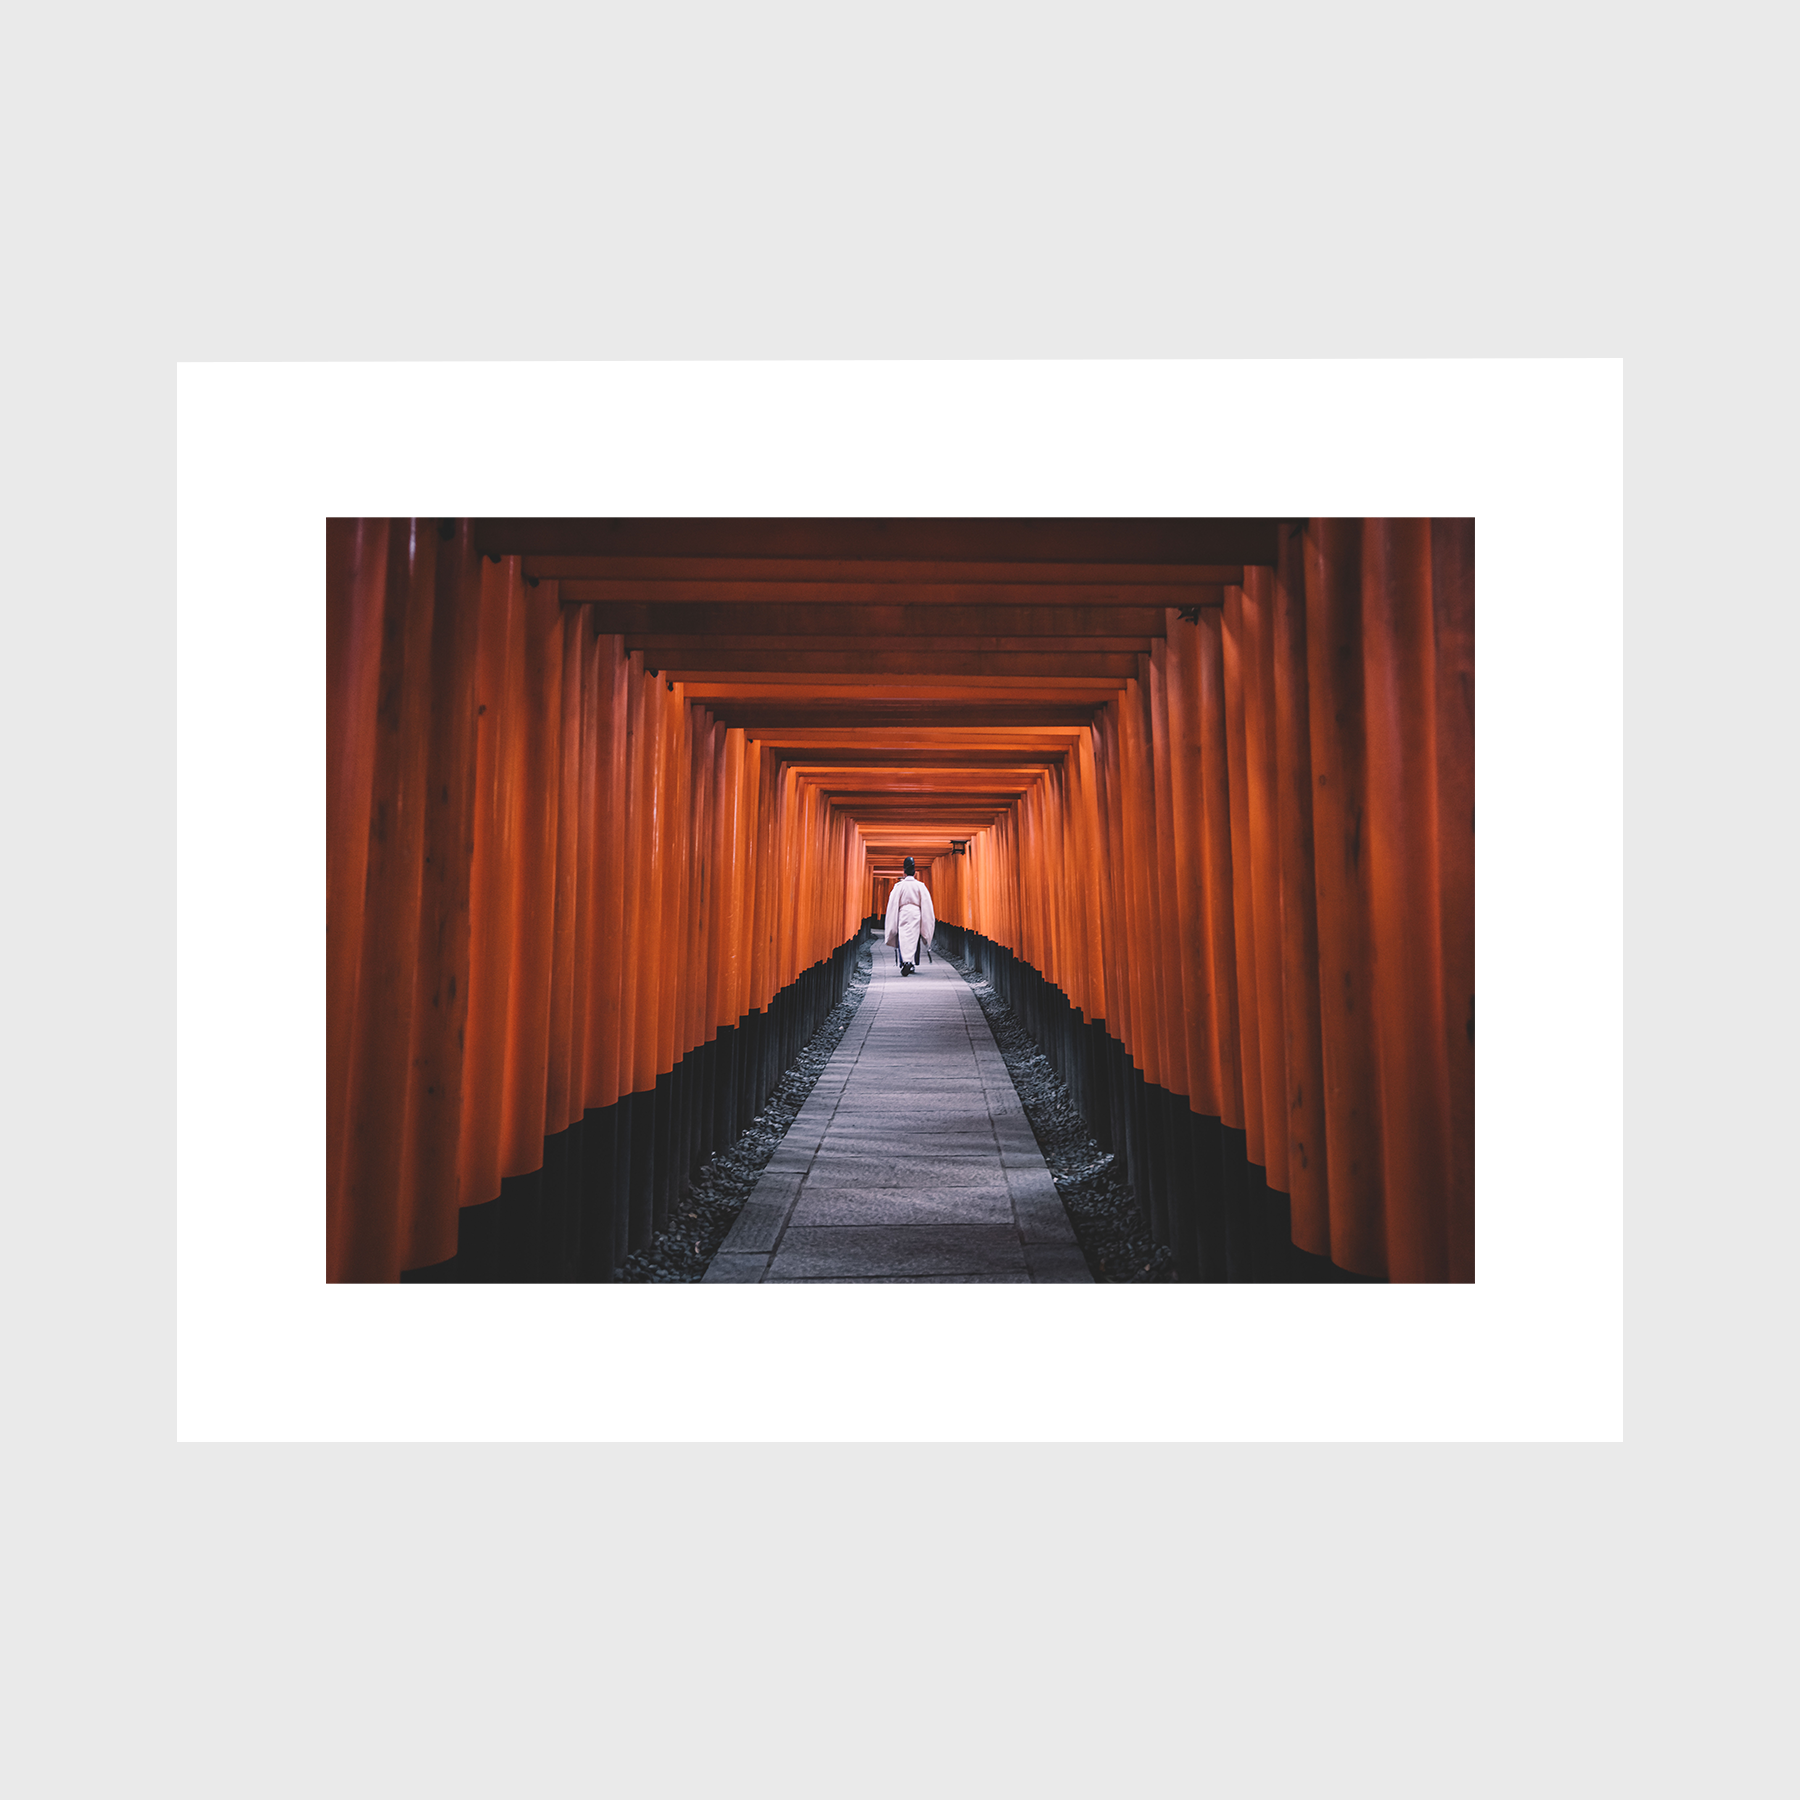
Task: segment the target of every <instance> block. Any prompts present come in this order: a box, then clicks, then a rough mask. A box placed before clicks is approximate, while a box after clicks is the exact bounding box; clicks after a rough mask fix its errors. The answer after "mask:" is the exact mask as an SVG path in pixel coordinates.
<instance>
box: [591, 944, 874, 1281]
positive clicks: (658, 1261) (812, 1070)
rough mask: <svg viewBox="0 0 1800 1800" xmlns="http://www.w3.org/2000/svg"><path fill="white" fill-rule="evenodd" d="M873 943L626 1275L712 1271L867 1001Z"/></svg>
mask: <svg viewBox="0 0 1800 1800" xmlns="http://www.w3.org/2000/svg"><path fill="white" fill-rule="evenodd" d="M870 949H871V946H870V942H869V940H867V939H865V940H864V942H863V946H862V949H861V950H860V951H859V952H858V953H857V958H856V967H855V968H854V969H852V970H851V972H850V982H849V985H848V986H847V987H846V988H845V989H844V997H843V999H842V1000H840V1001H839V1002H838V1003H837V1005H836V1006H834V1007H833V1008H832V1009H831V1011H830V1012H828V1013H827V1014H826V1015H825V1022H824V1024H822V1025H821V1026H820V1027H819V1029H818V1030H817V1031H815V1032H814V1033H813V1035H812V1041H811V1042H810V1043H809V1044H808V1045H807V1046H806V1048H805V1049H804V1050H802V1051H801V1052H800V1055H799V1057H798V1059H797V1060H796V1061H795V1062H794V1063H792V1064H791V1065H790V1066H789V1068H788V1069H787V1071H786V1072H785V1073H784V1074H783V1075H782V1077H781V1079H780V1081H778V1082H777V1083H776V1084H775V1091H774V1093H772V1094H771V1095H770V1096H769V1097H768V1099H767V1100H766V1101H765V1102H764V1103H763V1109H762V1111H761V1112H759V1113H758V1114H757V1115H756V1117H755V1118H754V1119H752V1120H751V1121H750V1123H749V1124H748V1125H746V1126H745V1127H744V1129H743V1130H742V1131H741V1132H739V1133H738V1135H737V1137H736V1139H735V1140H734V1141H733V1142H732V1143H730V1144H728V1145H727V1146H726V1147H725V1148H724V1149H723V1150H718V1151H715V1152H714V1153H713V1155H712V1156H711V1157H709V1158H708V1159H707V1161H706V1162H704V1163H702V1164H701V1165H700V1173H699V1174H698V1175H696V1176H695V1177H694V1181H693V1186H692V1188H691V1190H690V1191H689V1192H688V1193H686V1194H683V1195H682V1196H681V1198H680V1199H679V1200H677V1201H675V1202H674V1203H673V1205H672V1206H671V1207H670V1211H669V1228H668V1230H667V1231H664V1232H662V1233H660V1234H659V1235H658V1236H657V1237H656V1238H655V1239H653V1240H652V1241H651V1242H650V1243H649V1244H648V1245H646V1246H645V1247H644V1248H643V1249H642V1250H637V1251H634V1252H633V1253H632V1254H631V1255H630V1256H628V1257H627V1258H626V1259H625V1266H624V1268H623V1269H622V1270H620V1272H619V1279H620V1280H621V1281H698V1280H699V1279H700V1278H701V1277H702V1276H703V1275H704V1274H705V1273H706V1265H707V1264H708V1263H710V1262H711V1261H712V1259H713V1256H714V1253H715V1252H716V1251H717V1250H718V1248H719V1246H720V1245H721V1244H722V1243H723V1242H724V1241H725V1234H726V1233H727V1232H728V1231H730V1229H731V1224H732V1221H733V1220H734V1219H735V1218H736V1217H737V1216H738V1214H739V1212H740V1211H742V1209H743V1205H744V1202H745V1201H746V1200H748V1199H749V1198H750V1190H751V1189H752V1188H753V1187H755V1186H756V1181H757V1177H758V1176H759V1175H761V1174H762V1172H763V1165H764V1164H765V1163H767V1162H768V1160H769V1158H770V1157H771V1156H773V1155H774V1154H775V1146H776V1145H777V1144H779V1143H780V1142H781V1140H782V1139H783V1138H784V1137H786V1136H787V1129H788V1127H789V1126H790V1125H791V1124H793V1122H794V1120H795V1119H796V1118H798V1117H799V1114H800V1108H801V1107H802V1106H804V1105H805V1104H806V1096H807V1095H808V1094H810V1093H811V1092H812V1090H813V1084H814V1083H815V1082H816V1081H817V1080H818V1079H819V1075H820V1073H821V1071H823V1069H824V1067H825V1065H826V1064H827V1063H828V1062H830V1061H831V1057H832V1052H833V1051H835V1050H836V1049H837V1047H838V1040H839V1039H840V1038H841V1037H842V1036H843V1035H844V1032H845V1030H846V1029H847V1028H848V1026H849V1024H850V1021H851V1019H852V1018H853V1017H854V1016H855V1014H856V1009H857V1008H858V1007H859V1006H861V1005H862V1000H863V995H864V994H866V993H867V992H868V991H869V972H870V969H871V968H872V966H873V965H872V963H871V962H870Z"/></svg>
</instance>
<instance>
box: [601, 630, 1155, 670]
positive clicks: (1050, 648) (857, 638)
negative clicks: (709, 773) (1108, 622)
mask: <svg viewBox="0 0 1800 1800" xmlns="http://www.w3.org/2000/svg"><path fill="white" fill-rule="evenodd" d="M1159 641H1160V639H1159V638H1153V637H1149V636H1143V637H1136V636H1129V637H1091V638H1090V637H1076V638H1068V637H1031V636H1025V637H992V636H977V635H973V634H971V635H967V636H964V635H961V634H935V635H933V636H929V637H926V636H894V637H871V636H864V635H852V634H843V633H838V634H830V633H825V632H820V633H818V634H817V635H814V636H808V637H797V636H787V635H783V634H779V633H769V632H736V633H728V632H719V633H716V634H712V633H707V634H695V633H676V632H666V631H659V632H629V633H627V634H626V637H625V648H626V650H627V651H628V652H629V651H632V650H641V651H643V653H644V660H645V661H646V662H653V661H654V662H659V663H660V664H661V665H662V666H665V667H668V668H710V667H719V668H735V667H739V666H741V665H739V664H738V663H737V662H736V661H735V660H734V659H735V657H736V656H737V655H738V653H740V652H742V651H758V652H762V651H766V652H770V653H772V654H776V655H780V656H782V657H784V658H788V659H790V661H789V662H788V663H787V664H784V665H783V666H793V665H792V663H791V658H792V657H793V656H794V655H795V654H796V653H801V652H803V653H805V654H806V655H809V656H814V655H816V656H821V657H822V656H826V655H829V654H832V653H834V652H842V651H850V652H853V653H855V654H858V655H869V654H874V653H879V654H882V655H900V656H951V657H966V656H1062V657H1069V658H1072V659H1074V660H1077V661H1079V660H1081V659H1083V658H1092V657H1096V656H1148V655H1149V654H1150V649H1151V646H1152V645H1153V644H1155V643H1157V642H1159ZM714 657H717V658H718V659H720V660H719V661H718V662H717V663H716V664H715V663H713V662H711V661H709V660H706V659H710V658H714Z"/></svg>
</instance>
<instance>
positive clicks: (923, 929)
mask: <svg viewBox="0 0 1800 1800" xmlns="http://www.w3.org/2000/svg"><path fill="white" fill-rule="evenodd" d="M936 930H937V914H936V913H934V912H933V911H932V910H931V890H930V888H928V887H927V886H926V885H925V884H924V882H922V881H921V880H920V879H919V878H918V877H917V876H916V875H903V876H901V878H900V879H899V880H898V881H896V882H895V883H894V891H893V892H892V893H891V894H889V895H888V909H887V941H888V942H889V943H890V944H898V945H899V946H900V960H901V961H902V962H909V963H916V962H917V961H918V960H919V940H920V939H921V938H923V939H924V940H925V942H926V943H928V944H929V943H930V942H931V939H932V934H933V933H934V932H935V931H936Z"/></svg>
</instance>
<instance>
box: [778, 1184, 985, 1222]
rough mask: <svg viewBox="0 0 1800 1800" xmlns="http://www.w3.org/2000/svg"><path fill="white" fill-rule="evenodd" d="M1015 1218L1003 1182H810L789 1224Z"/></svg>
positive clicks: (970, 1220)
mask: <svg viewBox="0 0 1800 1800" xmlns="http://www.w3.org/2000/svg"><path fill="white" fill-rule="evenodd" d="M1013 1222H1014V1212H1013V1202H1012V1196H1011V1195H1010V1194H1009V1193H1008V1192H1007V1191H1006V1187H1005V1184H1004V1183H1001V1184H999V1185H997V1186H988V1187H963V1188H936V1189H932V1190H930V1191H927V1192H923V1193H922V1192H920V1191H919V1190H917V1189H915V1188H890V1189H885V1190H881V1191H877V1192H874V1193H870V1192H868V1191H867V1190H866V1189H862V1188H851V1189H849V1190H845V1189H843V1188H822V1187H813V1186H811V1185H810V1184H809V1185H808V1187H807V1190H806V1192H805V1193H804V1194H802V1195H801V1196H800V1198H799V1199H798V1200H797V1201H796V1202H795V1204H794V1210H793V1212H792V1214H791V1215H790V1216H789V1219H788V1224H789V1226H790V1228H796V1227H800V1226H805V1225H958V1224H973V1225H1006V1226H1010V1225H1012V1224H1013Z"/></svg>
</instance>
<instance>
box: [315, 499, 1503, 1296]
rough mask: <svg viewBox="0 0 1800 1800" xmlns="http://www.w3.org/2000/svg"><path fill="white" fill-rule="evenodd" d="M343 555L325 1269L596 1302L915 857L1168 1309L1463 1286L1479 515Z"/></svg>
mask: <svg viewBox="0 0 1800 1800" xmlns="http://www.w3.org/2000/svg"><path fill="white" fill-rule="evenodd" d="M877 527H878V529H877ZM327 548H328V584H327V585H328V615H329V639H328V652H329V685H328V745H329V758H330V761H329V771H328V780H329V800H330V806H329V849H328V915H329V932H330V942H329V948H328V970H329V974H328V982H329V988H328V1013H329V1020H328V1029H329V1038H328V1071H327V1075H328V1113H327V1117H328V1150H329V1195H328V1232H327V1237H328V1275H329V1278H330V1279H333V1280H350V1281H368V1280H378V1281H379V1280H394V1279H397V1278H398V1277H399V1276H400V1275H401V1274H402V1273H403V1272H406V1271H412V1270H426V1269H429V1268H431V1267H433V1266H442V1267H444V1268H446V1269H452V1270H455V1271H459V1273H460V1278H475V1279H540V1280H541V1279H557V1280H602V1281H603V1280H608V1279H611V1278H612V1275H613V1273H614V1271H616V1269H617V1268H618V1266H619V1264H620V1263H621V1262H622V1261H623V1259H624V1257H625V1255H627V1254H628V1253H629V1252H630V1251H631V1250H633V1249H636V1248H640V1247H642V1246H643V1245H644V1244H645V1243H647V1242H649V1241H650V1238H651V1236H652V1234H653V1233H654V1232H655V1231H656V1230H657V1229H659V1228H660V1226H661V1225H662V1224H663V1223H665V1222H666V1219H667V1215H668V1209H669V1205H670V1202H671V1199H672V1197H673V1195H675V1194H676V1193H678V1192H679V1191H680V1188H681V1185H682V1183H683V1181H684V1180H685V1178H686V1174H687V1172H688V1171H689V1170H690V1169H691V1168H692V1167H693V1166H695V1164H696V1163H697V1161H698V1160H700V1159H702V1158H703V1157H704V1156H705V1155H707V1154H710V1152H711V1150H712V1149H714V1148H716V1147H718V1146H719V1145H720V1144H722V1143H723V1142H726V1141H729V1139H730V1137H731V1136H732V1135H734V1134H735V1132H736V1130H737V1129H738V1128H739V1127H740V1126H741V1125H742V1124H743V1123H744V1122H745V1121H746V1120H747V1119H748V1118H749V1116H750V1115H751V1114H752V1113H753V1112H754V1110H755V1109H756V1107H757V1106H758V1105H759V1104H760V1103H761V1100H762V1099H763V1098H764V1097H765V1096H766V1095H767V1093H768V1092H769V1090H770V1088H771V1087H772V1086H773V1083H774V1081H775V1080H776V1079H777V1078H778V1077H779V1074H780V1072H781V1070H782V1069H783V1068H784V1067H786V1066H787V1064H788V1063H789V1062H791V1060H792V1058H793V1056H794V1055H795V1054H797V1052H798V1050H799V1048H800V1046H801V1045H802V1044H803V1043H804V1042H805V1040H806V1038H807V1037H808V1036H809V1035H810V1034H811V1032H812V1030H813V1029H814V1028H816V1025H817V1023H818V1021H819V1020H820V1019H821V1018H822V1017H823V1015H824V1013H825V1012H826V1011H827V1010H829V1008H830V1006H831V1005H832V1004H834V1003H835V1001H836V1000H837V998H838V997H840V995H841V993H842V991H843V985H844V982H845V980H846V978H847V975H848V972H849V969H850V967H851V963H852V960H853V957H854V954H855V951H856V946H857V939H858V935H859V932H860V928H861V923H862V921H863V920H864V918H865V917H866V916H867V915H868V914H869V913H870V912H871V911H873V912H879V911H880V910H881V905H882V903H883V902H884V901H885V897H886V896H885V886H886V885H887V884H889V883H891V880H892V878H893V876H894V875H895V874H896V873H897V872H898V868H899V862H900V858H901V856H902V855H903V854H906V853H911V854H913V855H915V856H916V857H917V858H918V862H919V868H920V873H921V875H922V876H924V878H925V879H926V881H927V882H928V884H929V885H930V886H931V888H932V891H933V895H934V898H935V901H936V906H937V912H938V916H939V919H940V920H941V921H942V922H943V924H944V927H945V929H946V932H947V934H948V936H949V937H950V939H952V940H953V943H954V947H955V948H956V949H958V950H959V951H961V952H963V953H964V954H966V955H968V956H970V957H972V958H976V959H978V960H980V961H981V963H982V965H983V966H984V967H985V968H986V969H987V971H988V973H989V974H990V976H991V977H992V978H993V979H994V980H995V982H996V985H997V986H999V987H1000V989H1001V990H1002V992H1004V993H1005V994H1006V995H1007V997H1008V998H1009V999H1010V1000H1011V1001H1012V1003H1013V1004H1014V1005H1015V1007H1016V1008H1018V1009H1019V1011H1020V1012H1021V1014H1022V1016H1023V1017H1024V1018H1025V1019H1026V1021H1027V1023H1028V1024H1029V1025H1030V1027H1031V1029H1032V1030H1033V1031H1034V1033H1035V1034H1036V1035H1037V1037H1038V1039H1039V1041H1040V1042H1041V1043H1043V1044H1044V1045H1045V1047H1046V1049H1047V1050H1048V1051H1049V1052H1050V1054H1051V1055H1052V1056H1053V1057H1054V1058H1055V1060H1056V1061H1057V1063H1058V1065H1059V1067H1060V1068H1061V1069H1062V1072H1063V1073H1064V1075H1065V1077H1066V1078H1067V1079H1068V1080H1069V1083H1070V1086H1071V1089H1072V1090H1073V1091H1074V1093H1075V1094H1076V1096H1077V1099H1078V1100H1079V1102H1080V1103H1081V1105H1082V1106H1083V1109H1084V1111H1085V1112H1086V1113H1087V1116H1088V1117H1089V1119H1090V1121H1091V1122H1092V1123H1093V1125H1094V1128H1095V1130H1096V1133H1097V1134H1098V1135H1099V1136H1100V1137H1101V1140H1102V1142H1103V1143H1108V1144H1109V1145H1111V1146H1112V1147H1114V1148H1116V1149H1117V1150H1118V1151H1119V1152H1120V1153H1121V1154H1122V1157H1123V1160H1124V1162H1125V1165H1126V1168H1127V1170H1128V1172H1129V1176H1130V1179H1131V1181H1132V1184H1133V1186H1134V1188H1135V1189H1136V1191H1137V1193H1138V1196H1139V1201H1140V1204H1141V1206H1142V1207H1143V1209H1144V1212H1145V1214H1146V1217H1147V1218H1148V1219H1149V1220H1150V1222H1151V1225H1152V1229H1153V1230H1154V1231H1155V1232H1156V1234H1157V1235H1158V1236H1159V1237H1160V1238H1162V1239H1163V1240H1164V1241H1166V1242H1169V1243H1170V1244H1171V1245H1173V1246H1174V1248H1175V1251H1176V1257H1177V1265H1178V1267H1179V1268H1180V1269H1181V1271H1182V1274H1183V1275H1184V1277H1185V1278H1189V1279H1270V1278H1292V1274H1291V1271H1292V1269H1293V1268H1294V1267H1296V1266H1297V1264H1296V1263H1295V1261H1294V1260H1293V1259H1294V1250H1293V1248H1292V1247H1297V1250H1298V1251H1299V1252H1304V1253H1307V1254H1308V1255H1309V1256H1311V1257H1313V1258H1317V1259H1321V1261H1323V1259H1329V1263H1326V1264H1324V1266H1325V1267H1327V1268H1335V1269H1336V1270H1341V1271H1346V1272H1349V1273H1351V1274H1356V1275H1361V1276H1365V1277H1375V1278H1381V1277H1387V1278H1391V1279H1397V1280H1427V1281H1443V1280H1469V1279H1472V1278H1473V1268H1474V1234H1473V1217H1474V1200H1473V1070H1474V1063H1473V1056H1474V1052H1473V873H1474V848H1473V844H1474V840H1473V527H1472V524H1471V523H1470V522H1469V521H1466V520H1460V521H1457V520H1453V521H1423V520H1407V521H1355V520H1315V521H1312V522H1310V523H1305V524H1301V523H1300V522H1287V523H1283V522H1277V521H1129V520H1107V521H1067V520H1064V521H881V522H874V523H873V524H869V523H868V522H858V521H636V522H634V521H611V522H608V521H470V520H461V521H443V522H439V521H410V522H409V521H356V520H342V521H332V522H331V523H330V526H329V529H328V538H327Z"/></svg>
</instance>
